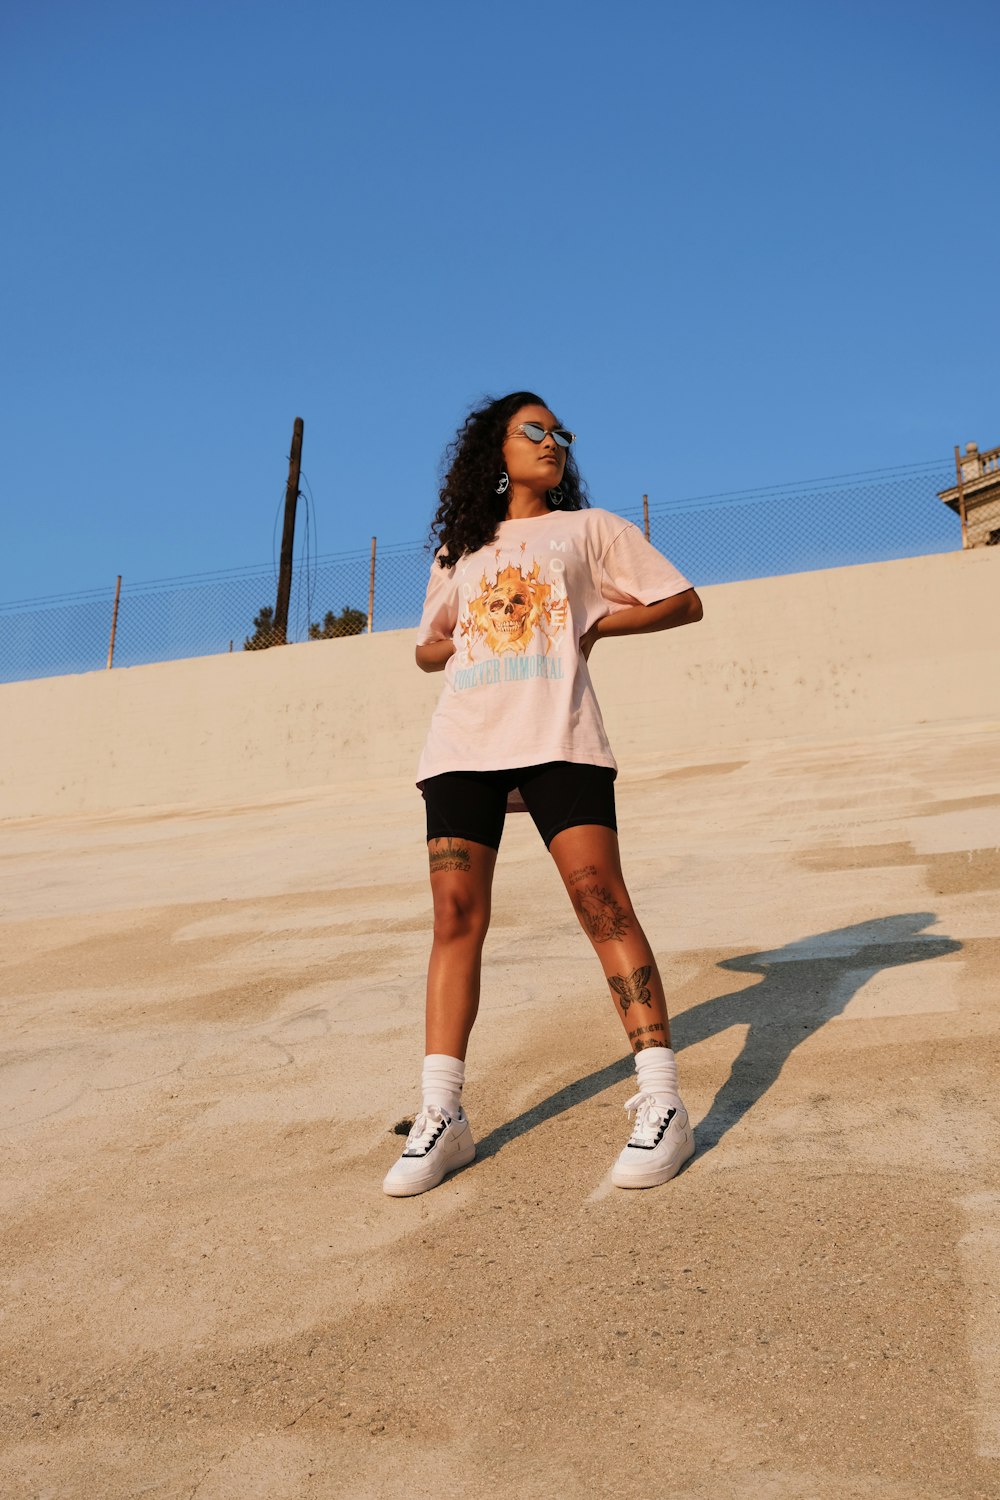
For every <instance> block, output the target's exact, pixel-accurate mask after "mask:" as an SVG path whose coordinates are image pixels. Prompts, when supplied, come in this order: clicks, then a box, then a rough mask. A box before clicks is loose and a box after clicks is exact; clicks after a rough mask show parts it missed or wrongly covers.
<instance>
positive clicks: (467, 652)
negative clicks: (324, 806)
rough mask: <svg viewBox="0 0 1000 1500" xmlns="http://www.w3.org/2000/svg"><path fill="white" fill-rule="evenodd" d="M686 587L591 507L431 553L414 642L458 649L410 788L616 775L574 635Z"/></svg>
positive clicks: (515, 524) (638, 539)
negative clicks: (473, 545)
mask: <svg viewBox="0 0 1000 1500" xmlns="http://www.w3.org/2000/svg"><path fill="white" fill-rule="evenodd" d="M690 587H691V584H690V583H689V582H688V580H687V579H686V578H685V577H684V576H683V575H682V574H681V573H679V572H678V571H677V569H676V568H675V567H674V565H673V564H672V563H670V562H668V561H667V559H666V558H665V557H664V556H663V554H662V553H660V552H657V550H656V548H655V547H653V546H651V545H650V543H649V542H647V541H646V538H645V537H644V536H643V534H642V532H641V531H640V530H639V528H638V527H637V526H633V524H632V523H631V521H624V520H622V518H621V517H620V516H615V515H612V514H611V513H610V511H606V510H599V509H597V508H591V509H586V510H572V511H558V510H556V511H550V512H548V513H546V514H545V515H541V516H530V517H528V518H527V519H524V520H519V521H517V520H515V521H501V523H500V526H499V529H498V531H497V536H496V540H495V541H493V542H489V543H488V544H487V545H486V546H485V547H482V548H480V550H479V551H478V552H473V553H467V554H466V555H465V556H464V557H462V558H460V559H459V561H458V563H457V564H456V565H455V566H454V567H450V568H447V567H445V568H442V567H441V566H440V564H439V563H438V561H437V558H436V557H435V559H434V562H433V563H432V564H431V576H430V582H429V583H428V586H427V597H426V600H425V602H424V611H423V615H422V617H421V621H420V627H419V630H418V631H417V644H418V645H421V646H422V645H427V644H428V643H430V642H432V641H443V640H448V639H449V638H450V639H451V640H453V641H454V642H455V654H454V655H453V656H451V657H449V659H448V662H447V665H446V666H445V669H444V686H443V688H442V690H441V696H440V698H439V700H438V704H437V707H436V709H435V710H434V715H433V717H432V719H431V724H430V730H429V732H428V735H427V741H426V743H425V745H424V748H423V752H422V754H421V756H420V762H419V766H418V768H417V785H418V786H421V785H422V784H423V782H424V781H425V780H426V778H427V777H429V776H437V775H439V774H440V773H441V772H443V771H492V770H509V769H511V768H512V767H516V766H535V765H542V764H544V763H545V762H546V761H552V760H569V761H577V762H582V763H583V764H587V765H594V766H609V767H611V769H612V770H617V765H616V762H615V758H614V756H613V755H612V753H611V746H610V745H609V743H608V737H607V734H606V733H605V729H604V722H603V720H602V718H601V710H600V708H599V707H598V703H597V698H596V696H595V694H594V689H593V685H592V683H591V680H590V673H589V671H588V669H587V663H586V661H585V660H584V657H583V655H582V654H581V652H580V638H581V636H583V635H585V634H586V632H587V631H588V630H589V629H590V627H591V626H592V625H593V624H594V623H595V621H597V620H599V619H601V618H602V617H603V616H604V615H608V614H612V613H614V612H615V611H616V610H619V609H626V608H628V606H629V605H634V604H655V603H656V602H657V601H658V600H660V599H668V598H670V597H671V595H673V594H681V593H683V592H684V591H685V590H686V589H689V588H690ZM518 800H519V799H512V801H513V805H516V803H517V801H518Z"/></svg>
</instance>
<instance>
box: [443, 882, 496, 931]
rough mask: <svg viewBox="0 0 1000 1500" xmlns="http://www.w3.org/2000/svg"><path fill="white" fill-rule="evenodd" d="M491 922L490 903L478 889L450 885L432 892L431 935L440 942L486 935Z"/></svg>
mask: <svg viewBox="0 0 1000 1500" xmlns="http://www.w3.org/2000/svg"><path fill="white" fill-rule="evenodd" d="M489 925H490V909H489V902H488V901H486V900H484V898H483V897H482V895H481V894H480V893H478V892H472V891H465V890H461V889H457V888H455V887H453V886H449V887H447V888H446V889H435V891H434V937H435V939H437V940H438V941H439V942H456V941H460V940H462V939H469V938H478V939H479V940H480V942H481V941H482V940H483V938H485V936H486V930H487V928H488V927H489Z"/></svg>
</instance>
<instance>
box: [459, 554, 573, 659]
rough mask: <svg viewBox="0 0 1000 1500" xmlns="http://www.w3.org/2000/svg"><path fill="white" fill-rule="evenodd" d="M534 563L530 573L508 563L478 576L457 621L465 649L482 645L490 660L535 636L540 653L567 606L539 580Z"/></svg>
mask: <svg viewBox="0 0 1000 1500" xmlns="http://www.w3.org/2000/svg"><path fill="white" fill-rule="evenodd" d="M540 572H541V569H540V566H539V564H538V562H535V563H533V564H532V567H531V569H530V571H528V572H527V573H526V572H525V571H524V564H523V562H522V564H521V565H520V566H515V565H514V564H513V563H509V564H508V565H507V566H506V567H505V568H501V567H500V560H499V554H498V556H497V571H496V573H495V574H494V576H493V578H492V579H490V578H489V577H487V575H486V574H485V573H484V574H483V575H482V577H481V579H480V580H479V591H478V593H477V594H475V595H474V596H473V597H472V598H471V599H470V600H469V603H468V614H467V616H466V618H465V619H464V620H463V622H462V633H463V635H464V636H465V644H466V647H467V649H469V650H470V652H471V649H472V647H473V646H475V645H479V644H482V645H484V646H485V647H486V648H487V649H488V650H489V651H490V652H492V653H493V655H494V656H500V655H501V654H503V653H505V652H515V653H521V652H523V651H526V650H527V649H528V647H529V645H530V644H531V642H532V641H533V640H534V638H535V635H536V632H537V634H538V635H539V636H540V637H541V641H542V642H544V647H545V651H546V653H547V652H548V650H549V648H550V646H551V645H552V643H553V642H554V641H555V640H556V639H557V638H558V637H559V635H561V634H562V631H563V630H564V629H565V626H566V614H567V605H566V599H565V597H563V596H562V594H561V593H557V590H556V587H555V586H554V585H553V584H551V583H546V582H544V581H543V580H542V579H541V577H540V576H539V575H540Z"/></svg>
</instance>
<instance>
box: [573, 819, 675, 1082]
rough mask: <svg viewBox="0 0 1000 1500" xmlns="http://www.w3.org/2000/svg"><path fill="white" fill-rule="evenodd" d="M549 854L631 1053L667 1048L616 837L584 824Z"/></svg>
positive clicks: (662, 1012)
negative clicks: (605, 983) (599, 969)
mask: <svg viewBox="0 0 1000 1500" xmlns="http://www.w3.org/2000/svg"><path fill="white" fill-rule="evenodd" d="M550 852H551V854H552V858H553V859H554V860H555V862H556V867H557V869H558V871H559V874H560V875H561V876H562V878H563V883H564V884H565V886H566V889H567V891H568V892H569V896H570V900H571V901H572V903H573V907H574V910H575V911H576V914H577V916H578V917H579V919H580V925H581V926H582V928H583V930H584V932H585V933H586V934H587V936H588V937H589V938H590V941H591V942H592V943H593V945H594V952H595V953H596V954H597V956H598V958H599V959H600V961H601V967H602V968H603V970H604V974H605V978H606V979H607V981H608V984H609V985H610V987H611V994H612V997H613V999H614V1002H615V1009H616V1011H617V1013H618V1015H619V1017H620V1019H621V1021H622V1024H623V1025H624V1027H625V1031H626V1033H627V1035H628V1039H629V1042H630V1043H631V1045H632V1051H633V1052H641V1051H642V1050H643V1049H644V1048H645V1047H669V1046H670V1020H669V1017H668V1016H667V1002H666V999H665V998H664V994H663V984H662V981H661V979H660V971H659V969H658V968H657V966H656V959H655V958H654V957H653V953H652V950H651V949H650V946H649V944H648V942H647V941H646V935H645V933H644V932H643V930H642V928H641V927H640V926H639V922H638V919H637V917H636V915H635V911H634V910H633V907H632V902H631V899H630V897H629V893H628V891H627V890H626V888H625V880H624V877H623V875H622V868H621V860H620V858H619V853H618V835H617V834H616V833H614V832H613V830H612V829H610V828H603V827H599V826H598V825H597V824H594V823H586V824H583V825H581V826H580V827H578V828H566V829H564V830H563V832H562V833H557V834H556V836H555V838H554V839H553V840H552V843H551V845H550Z"/></svg>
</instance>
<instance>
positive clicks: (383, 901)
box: [0, 722, 1000, 1500]
mask: <svg viewBox="0 0 1000 1500" xmlns="http://www.w3.org/2000/svg"><path fill="white" fill-rule="evenodd" d="M623 765H624V769H623V773H622V775H621V777H620V779H619V784H618V785H619V811H620V823H621V834H622V847H623V851H624V863H625V870H626V875H627V878H628V879H629V882H630V885H631V888H632V891H633V895H634V898H635V902H636V906H637V909H638V910H639V913H640V916H641V918H642V920H643V923H644V926H645V928H646V930H647V933H648V934H649V936H650V939H651V941H652V943H653V946H654V949H655V950H656V952H657V953H658V955H659V957H660V961H661V964H662V967H663V971H664V976H665V980H666V983H667V989H668V994H669V995H670V996H671V1000H672V1010H673V1012H674V1016H675V1035H676V1045H677V1048H678V1053H679V1063H680V1069H681V1078H682V1082H683V1087H684V1092H685V1097H686V1100H687V1103H688V1106H689V1108H690V1110H691V1112H692V1116H693V1119H694V1121H695V1124H696V1134H697V1138H698V1143H699V1149H698V1153H697V1155H696V1156H695V1158H694V1160H693V1161H692V1162H691V1163H690V1165H689V1166H688V1167H687V1168H686V1170H685V1171H684V1172H683V1173H682V1174H681V1176H680V1177H679V1178H678V1179H677V1180H676V1181H675V1182H674V1183H672V1184H669V1185H667V1186H666V1187H664V1188H661V1189H657V1190H655V1191H653V1192H649V1193H632V1194H627V1193H621V1192H619V1191H617V1190H616V1189H613V1188H611V1186H610V1184H609V1183H608V1180H607V1173H608V1168H609V1166H610V1164H611V1161H612V1160H613V1158H614V1156H615V1154H616V1153H617V1151H618V1150H619V1149H620V1146H621V1144H622V1143H623V1141H624V1139H625V1138H626V1136H627V1126H626V1121H625V1116H624V1113H623V1112H622V1109H621V1106H622V1104H623V1102H624V1100H625V1098H626V1097H627V1096H628V1092H629V1083H628V1079H629V1076H630V1074H629V1065H628V1060H627V1058H625V1056H624V1051H625V1049H624V1045H623V1040H624V1039H623V1036H622V1034H621V1031H620V1028H619V1026H618V1023H617V1022H616V1021H615V1018H614V1014H613V1011H612V1008H611V1004H610V1001H609V1000H608V998H607V994H606V990H605V987H604V985H603V981H602V979H601V975H600V972H599V969H598V966H597V964H596V961H595V960H594V958H593V956H592V955H591V952H590V949H589V947H588V945H587V943H586V941H585V939H584V938H583V936H582V934H581V933H580V931H579V929H578V926H577V923H576V919H575V917H574V916H573V913H572V912H571V911H570V909H569V907H568V905H567V903H566V901H565V896H564V894H563V892H562V889H561V886H560V885H559V883H558V881H557V879H556V877H555V873H554V870H553V869H552V868H551V866H550V863H549V861H548V859H547V857H546V855H545V852H544V849H543V848H542V846H541V845H540V843H539V842H538V840H537V836H536V835H535V833H534V830H533V829H532V828H531V827H530V825H529V823H528V820H527V819H525V818H512V819H510V820H509V822H508V828H507V832H506V834H505V839H504V846H503V849H502V851H501V857H500V863H499V867H498V875H497V887H496V903H495V906H496V910H495V919H494V926H493V930H492V932H491V935H490V939H489V941H488V944H487V961H486V972H485V977H484V995H483V1005H482V1011H481V1018H480V1021H479V1024H478V1027H477V1030H476V1033H475V1036H474V1039H473V1046H472V1049H471V1052H470V1063H469V1084H468V1087H467V1103H468V1108H469V1113H470V1116H471V1118H472V1121H473V1125H474V1128H475V1130H476V1134H477V1137H478V1140H479V1144H480V1151H479V1158H478V1160H477V1162H476V1163H474V1164H473V1166H472V1167H470V1168H469V1169H467V1170H466V1171H464V1172H462V1173H460V1174H459V1175H458V1176H456V1177H455V1178H454V1179H452V1180H449V1181H448V1182H446V1183H445V1184H444V1185H442V1187H441V1188H439V1189H437V1190H436V1191H435V1192H433V1193H431V1194H428V1195H425V1196H424V1197H422V1198H418V1199H412V1200H390V1199H387V1198H385V1197H383V1195H382V1193H381V1191H380V1181H381V1176H382V1174H383V1172H384V1171H385V1169H386V1167H387V1166H388V1165H389V1163H390V1162H391V1161H392V1160H393V1158H394V1156H395V1154H396V1153H397V1152H398V1150H399V1146H400V1141H399V1137H398V1136H396V1135H394V1134H393V1133H392V1128H393V1126H394V1124H395V1123H396V1122H397V1121H398V1120H399V1119H400V1117H401V1116H404V1115H407V1114H412V1112H413V1108H414V1106H415V1104H416V1102H417V1098H416V1082H417V1074H418V1067H419V1058H420V1052H421V1031H422V1024H421V1023H422V1017H421V1000H422V985H423V968H424V963H425V960H426V953H427V947H428V921H429V899H428V892H427V881H426V875H425V870H424V854H423V849H422V842H421V822H420V815H421V809H420V804H419V799H418V798H417V797H416V796H415V794H414V792H413V789H412V786H411V785H410V784H409V782H408V781H402V780H398V781H388V782H387V781H380V782H378V783H374V782H373V783H371V784H370V785H368V786H365V785H363V784H361V783H355V784H352V785H351V786H350V787H347V788H342V789H340V790H337V789H331V790H328V791H323V792H318V793H315V794H310V795H303V794H302V793H301V792H299V793H296V794H295V795H289V796H287V797H274V798H269V799H262V800H261V801H259V802H257V803H253V802H250V803H248V801H247V799H246V797H245V796H244V797H243V798H242V800H241V802H240V804H239V805H238V806H229V807H226V806H221V805H220V806H218V807H208V806H203V807H192V808H190V809H166V810H165V809H151V810H150V811H149V812H148V813H143V812H135V811H132V812H129V813H128V814H127V815H126V814H122V815H121V816H116V815H105V816H77V817H62V818H46V819H36V820H32V821H24V822H19V823H18V822H8V823H7V824H6V825H5V826H4V840H3V851H2V855H0V910H2V913H3V916H2V920H0V934H2V939H3V943H2V950H0V951H2V964H0V987H2V1015H3V1042H2V1052H0V1063H2V1071H0V1134H2V1141H3V1148H4V1154H5V1161H6V1170H5V1172H4V1174H3V1185H2V1208H3V1218H4V1225H5V1233H4V1245H3V1273H4V1280H5V1285H4V1294H3V1298H2V1317H3V1349H4V1361H3V1368H2V1373H0V1387H2V1412H0V1436H2V1443H0V1488H2V1491H3V1493H4V1495H5V1496H6V1497H10V1500H27V1497H32V1500H43V1497H46V1500H55V1497H58V1500H94V1497H100V1500H125V1497H129V1500H131V1497H134V1496H144V1497H145V1496H149V1497H154V1500H175V1497H178V1500H179V1497H183V1500H188V1497H197V1500H252V1497H258V1496H259V1497H261V1500H263V1497H266V1500H286V1497H287V1500H292V1497H294V1500H301V1497H308V1496H316V1497H327V1496H331V1497H332V1496H345V1497H351V1500H368V1497H371V1500H376V1497H378V1500H383V1497H384V1500H395V1497H400V1500H402V1497H409V1496H411V1495H413V1494H416V1493H423V1492H424V1491H425V1490H426V1489H427V1488H428V1487H434V1488H435V1489H439V1490H442V1491H447V1492H454V1493H460V1494H463V1495H469V1496H492V1495H495V1494H503V1495H505V1496H512V1497H516V1500H520V1497H524V1500H529V1497H530V1500H536V1497H550V1496H551V1497H560V1500H561V1497H567V1496H569V1497H575V1496H581V1497H582V1496H588V1497H589V1496H604V1495H608V1496H612V1495H613V1496H615V1497H617V1496H619V1495H621V1494H622V1493H632V1492H633V1491H634V1492H636V1493H645V1494H650V1495H661V1494H662V1495H670V1496H671V1497H672V1500H695V1497H697V1500H726V1497H730V1496H732V1497H747V1500H750V1497H753V1500H828V1497H829V1500H833V1497H837V1500H844V1497H857V1500H861V1497H865V1500H867V1497H871V1500H876V1497H877V1500H952V1497H962V1500H978V1497H982V1500H986V1497H987V1496H990V1497H992V1496H994V1495H995V1494H996V1493H997V1492H998V1489H1000V1472H998V1463H1000V1436H998V1426H997V1410H998V1405H1000V1402H998V1396H1000V1356H998V1349H1000V1312H998V1303H997V1291H996V1288H997V1286H998V1284H1000V1208H998V1205H1000V1182H998V1180H997V1179H998V1168H997V1163H998V1161H1000V1149H998V1148H1000V1131H998V1123H997V1107H996V1078H997V1068H996V1064H997V1052H998V1046H997V1041H998V1029H1000V1027H998V1015H997V998H998V993H1000V985H998V977H1000V962H998V955H1000V943H998V940H1000V792H998V788H1000V726H997V725H996V724H994V723H974V722H963V723H956V724H954V725H950V726H948V725H935V726H933V727H924V728H914V729H912V730H908V731H900V732H896V733H891V734H889V733H887V734H884V735H880V736H877V737H870V738H867V739H864V740H860V739H851V740H843V741H840V742H834V741H827V742H822V743H820V742H813V743H802V742H793V741H781V742H773V743H770V744H763V745H757V746H754V747H753V748H752V749H748V750H745V751H743V752H741V753H740V755H739V756H738V757H737V756H734V755H733V754H731V753H728V752H727V753H726V754H725V755H724V756H722V755H720V757H719V758H718V760H715V761H713V759H712V757H711V756H710V755H704V754H702V755H700V756H698V757H688V758H687V759H686V760H685V759H682V758H680V757H676V756H675V757H673V758H670V757H667V756H662V755H661V756H659V757H657V758H655V759H654V758H652V757H649V756H647V757H646V758H642V757H639V758H635V757H632V758H627V757H624V756H623ZM361 806H367V807H369V808H370V809H371V816H370V817H369V818H359V816H358V810H359V807H361Z"/></svg>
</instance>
